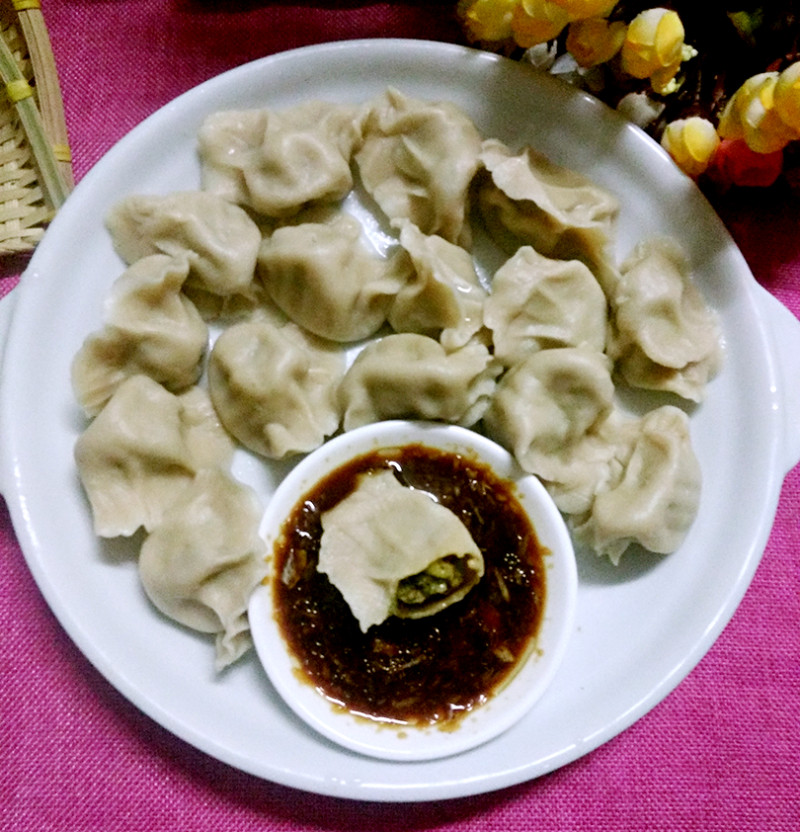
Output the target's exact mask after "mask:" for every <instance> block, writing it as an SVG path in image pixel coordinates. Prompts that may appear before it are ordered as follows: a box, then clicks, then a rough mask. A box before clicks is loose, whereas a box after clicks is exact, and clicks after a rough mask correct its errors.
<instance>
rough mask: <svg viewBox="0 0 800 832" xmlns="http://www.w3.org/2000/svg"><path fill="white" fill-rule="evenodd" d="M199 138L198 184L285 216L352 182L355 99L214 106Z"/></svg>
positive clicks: (357, 128)
mask: <svg viewBox="0 0 800 832" xmlns="http://www.w3.org/2000/svg"><path fill="white" fill-rule="evenodd" d="M198 138H199V152H200V162H201V173H202V182H203V188H204V190H207V191H211V192H213V193H216V194H219V195H220V196H222V197H224V198H225V199H227V200H228V201H230V202H236V203H238V204H240V205H243V206H246V207H249V208H252V209H253V210H254V211H255V212H257V213H258V214H263V215H264V216H266V217H287V216H291V215H292V214H294V213H296V212H297V211H299V210H300V209H301V208H303V207H305V206H306V205H308V204H311V203H316V202H334V201H337V200H339V199H341V198H343V197H344V196H345V195H346V194H347V193H348V191H349V190H350V189H351V188H352V186H353V176H352V172H351V169H350V157H351V155H352V153H353V151H354V149H355V148H356V147H357V146H358V145H359V143H360V140H361V123H360V115H359V109H358V108H356V107H353V106H349V105H344V104H332V103H329V102H324V101H309V102H306V103H303V104H298V105H297V106H295V107H291V108H288V109H285V110H232V111H223V112H218V113H213V114H212V115H210V116H208V117H207V118H206V120H205V121H204V122H203V124H202V126H201V128H200V132H199V137H198Z"/></svg>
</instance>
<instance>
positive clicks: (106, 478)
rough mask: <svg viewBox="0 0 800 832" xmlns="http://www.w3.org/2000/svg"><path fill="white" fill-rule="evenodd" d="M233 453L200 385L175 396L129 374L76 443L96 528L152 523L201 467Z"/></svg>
mask: <svg viewBox="0 0 800 832" xmlns="http://www.w3.org/2000/svg"><path fill="white" fill-rule="evenodd" d="M232 453H233V443H232V442H231V441H230V439H229V438H228V436H227V434H226V433H225V431H224V430H223V428H222V427H221V426H220V424H219V421H218V420H217V418H216V415H215V414H214V410H213V408H212V407H211V403H210V402H209V401H208V400H207V394H206V393H205V392H204V391H203V390H201V389H200V388H192V389H191V390H190V391H187V393H185V394H183V395H182V396H176V395H173V394H172V393H170V392H168V391H167V390H165V389H164V388H163V387H162V386H161V385H160V384H157V383H156V382H155V381H153V380H152V379H150V378H148V377H147V376H142V375H138V376H133V377H131V378H130V379H127V380H126V381H125V382H123V383H122V384H121V385H120V387H119V388H118V389H117V391H116V392H115V393H114V395H113V396H112V398H111V400H110V401H109V402H108V404H107V405H106V406H105V408H103V410H102V411H101V412H100V414H99V415H98V416H97V417H96V418H95V419H94V420H93V421H92V422H91V423H90V424H89V426H88V427H87V428H86V430H85V431H84V432H83V433H82V434H81V436H79V437H78V440H77V442H76V443H75V461H76V464H77V468H78V474H79V476H80V480H81V482H82V484H83V487H84V490H85V492H86V495H87V497H88V499H89V503H90V505H91V508H92V516H93V519H94V530H95V533H96V534H97V535H98V536H99V537H116V536H118V535H125V536H127V535H132V534H133V533H134V532H136V530H137V529H139V528H140V527H142V526H143V527H144V528H145V529H148V530H149V529H152V528H153V527H154V526H156V525H157V524H158V523H159V522H160V521H161V517H162V515H163V512H164V510H165V508H166V507H167V506H168V505H169V503H170V502H171V501H172V500H173V499H174V498H175V496H176V495H177V494H178V493H179V491H180V489H181V488H182V487H183V486H185V485H186V484H187V483H188V482H189V481H190V480H191V479H192V478H193V477H194V475H195V473H196V472H197V471H198V470H200V469H201V468H206V467H212V466H224V465H227V464H229V462H230V458H231V454H232Z"/></svg>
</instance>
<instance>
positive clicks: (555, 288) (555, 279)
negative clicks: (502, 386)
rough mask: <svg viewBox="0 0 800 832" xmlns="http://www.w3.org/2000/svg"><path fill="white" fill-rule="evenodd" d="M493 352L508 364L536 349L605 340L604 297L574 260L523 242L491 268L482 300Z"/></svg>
mask: <svg viewBox="0 0 800 832" xmlns="http://www.w3.org/2000/svg"><path fill="white" fill-rule="evenodd" d="M484 320H485V322H486V325H487V326H488V327H489V329H491V330H492V342H493V343H494V352H495V355H496V356H497V358H499V359H500V360H501V361H502V362H503V363H504V364H505V365H506V366H512V365H514V364H516V363H517V362H519V361H521V360H522V359H524V358H525V357H526V356H527V355H529V354H530V353H532V352H535V351H536V350H539V349H547V348H553V347H581V346H583V347H587V348H588V349H590V350H595V351H597V352H602V351H603V349H604V347H605V343H606V328H607V321H608V309H607V303H606V296H605V294H604V293H603V290H602V289H601V288H600V284H599V283H598V282H597V280H596V279H595V277H594V275H593V274H592V273H591V272H590V271H589V269H588V267H587V266H586V265H584V264H583V263H581V262H580V261H579V260H551V259H550V258H549V257H545V256H544V255H542V254H539V253H538V252H537V251H536V250H535V249H533V248H532V247H531V246H522V247H521V248H520V249H519V250H518V251H517V252H516V254H514V255H513V256H512V257H511V258H510V259H509V260H507V261H506V263H505V264H503V265H502V266H501V267H500V268H499V269H498V270H497V272H495V275H494V278H493V280H492V291H491V294H490V296H489V298H488V299H487V300H486V303H485V305H484Z"/></svg>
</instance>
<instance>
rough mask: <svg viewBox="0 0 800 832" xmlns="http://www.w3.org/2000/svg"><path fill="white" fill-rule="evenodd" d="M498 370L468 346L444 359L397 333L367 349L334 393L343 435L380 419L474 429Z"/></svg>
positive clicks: (433, 348) (417, 338) (426, 341)
mask: <svg viewBox="0 0 800 832" xmlns="http://www.w3.org/2000/svg"><path fill="white" fill-rule="evenodd" d="M499 373H500V367H499V366H498V365H497V364H496V362H495V361H494V359H493V358H492V356H491V355H490V354H489V350H488V349H487V348H486V347H485V346H484V345H483V344H480V343H478V342H472V343H469V344H467V345H466V346H464V347H461V348H460V349H458V350H454V351H453V352H450V353H448V352H447V351H446V350H445V348H444V347H443V346H442V345H441V344H440V343H439V342H438V341H436V340H434V339H433V338H429V337H428V336H427V335H417V334H414V333H399V334H395V335H387V336H385V337H383V338H381V339H379V340H377V341H373V342H372V343H370V344H368V345H367V346H366V347H364V349H363V350H362V351H361V352H360V353H359V354H358V355H357V356H356V359H355V361H354V362H353V364H352V365H351V367H350V369H349V370H348V371H347V373H345V377H344V380H343V381H342V383H341V385H340V387H339V395H340V401H341V403H342V408H343V411H344V416H343V421H344V428H345V430H352V429H353V428H356V427H359V426H361V425H366V424H370V423H371V422H380V421H381V420H383V419H400V418H417V419H433V420H439V421H443V422H452V423H456V424H459V425H463V426H464V427H469V426H471V425H474V424H475V423H476V422H477V421H478V420H479V419H480V418H481V416H482V415H483V412H484V411H485V410H486V408H487V407H488V405H489V401H490V399H491V396H492V394H493V393H494V389H495V385H496V378H497V376H498V375H499Z"/></svg>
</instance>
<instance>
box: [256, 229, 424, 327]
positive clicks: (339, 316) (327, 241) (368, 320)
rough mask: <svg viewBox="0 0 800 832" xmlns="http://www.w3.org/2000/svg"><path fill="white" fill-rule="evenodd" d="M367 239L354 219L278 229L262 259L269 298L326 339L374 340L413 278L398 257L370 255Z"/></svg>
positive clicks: (260, 266)
mask: <svg viewBox="0 0 800 832" xmlns="http://www.w3.org/2000/svg"><path fill="white" fill-rule="evenodd" d="M361 236H362V228H361V224H360V223H359V222H358V220H357V219H355V218H354V217H351V216H350V215H348V214H342V215H341V216H339V217H337V218H336V219H335V220H333V221H331V222H329V223H302V224H301V225H290V226H285V227H282V228H278V229H277V230H276V231H275V232H274V233H273V234H272V236H271V237H269V238H268V239H266V240H264V242H263V243H262V245H261V250H260V252H259V256H258V275H259V278H260V280H261V282H262V283H263V285H264V288H265V290H266V292H267V294H268V295H269V297H270V298H271V299H272V301H273V302H274V303H275V304H276V306H278V307H279V308H280V309H281V310H282V311H283V312H284V313H285V314H286V315H287V316H288V317H289V318H291V319H292V320H293V321H294V322H295V323H297V324H299V325H300V326H302V327H304V328H305V329H307V330H308V331H309V332H313V333H314V334H315V335H318V336H319V337H320V338H328V339H330V340H331V341H339V342H345V343H346V342H351V341H360V340H362V339H364V338H367V337H369V336H370V335H373V334H374V333H375V332H377V330H378V329H380V327H381V326H382V325H383V324H384V323H385V322H386V315H387V314H388V312H389V307H390V305H391V303H392V301H393V299H394V296H395V295H396V294H397V291H398V289H399V288H400V286H401V285H402V284H403V282H404V281H405V280H406V279H407V274H404V273H402V271H401V270H399V269H397V268H395V261H394V259H393V258H390V259H382V258H380V257H379V256H378V255H377V254H374V253H372V252H370V251H369V250H368V249H367V248H366V245H365V244H364V243H363V241H362V239H361Z"/></svg>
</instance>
